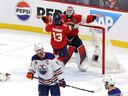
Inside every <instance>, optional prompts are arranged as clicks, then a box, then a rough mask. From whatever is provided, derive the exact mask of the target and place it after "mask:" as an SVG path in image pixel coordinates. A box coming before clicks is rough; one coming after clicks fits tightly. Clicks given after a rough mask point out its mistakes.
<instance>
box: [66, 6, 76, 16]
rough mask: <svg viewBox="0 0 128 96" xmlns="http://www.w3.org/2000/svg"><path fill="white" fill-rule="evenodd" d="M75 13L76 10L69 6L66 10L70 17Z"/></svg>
mask: <svg viewBox="0 0 128 96" xmlns="http://www.w3.org/2000/svg"><path fill="white" fill-rule="evenodd" d="M74 13H75V11H74V8H73V7H72V6H69V7H68V8H67V10H66V15H67V16H68V17H71V16H72V15H73V14H74Z"/></svg>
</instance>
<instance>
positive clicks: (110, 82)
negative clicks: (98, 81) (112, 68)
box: [103, 75, 116, 89]
mask: <svg viewBox="0 0 128 96" xmlns="http://www.w3.org/2000/svg"><path fill="white" fill-rule="evenodd" d="M103 82H104V86H105V88H106V89H108V86H111V85H115V83H116V81H115V78H114V77H113V76H111V75H106V76H104V79H103Z"/></svg>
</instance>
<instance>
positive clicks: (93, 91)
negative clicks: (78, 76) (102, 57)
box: [33, 77, 102, 93]
mask: <svg viewBox="0 0 128 96" xmlns="http://www.w3.org/2000/svg"><path fill="white" fill-rule="evenodd" d="M33 78H35V79H40V78H38V77H33ZM50 82H52V81H50ZM52 83H57V84H59V82H52ZM66 86H67V87H71V88H74V89H78V90H82V91H86V92H91V93H95V92H98V91H100V90H101V89H102V87H100V88H98V89H97V90H88V89H84V88H79V87H75V86H72V85H67V84H66Z"/></svg>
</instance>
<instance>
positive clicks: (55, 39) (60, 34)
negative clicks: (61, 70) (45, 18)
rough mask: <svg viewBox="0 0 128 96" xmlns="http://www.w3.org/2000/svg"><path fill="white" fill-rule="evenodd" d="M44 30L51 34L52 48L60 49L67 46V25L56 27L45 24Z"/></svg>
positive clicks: (68, 30)
mask: <svg viewBox="0 0 128 96" xmlns="http://www.w3.org/2000/svg"><path fill="white" fill-rule="evenodd" d="M45 30H46V31H48V32H51V45H52V48H55V49H60V48H63V47H64V46H65V45H67V33H69V32H70V29H69V26H68V25H67V24H62V25H60V26H56V25H55V24H53V23H52V24H47V25H46V27H45Z"/></svg>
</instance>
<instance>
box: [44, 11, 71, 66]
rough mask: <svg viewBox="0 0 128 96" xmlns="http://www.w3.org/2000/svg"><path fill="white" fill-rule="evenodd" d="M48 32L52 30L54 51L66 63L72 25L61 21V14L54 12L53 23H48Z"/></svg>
mask: <svg viewBox="0 0 128 96" xmlns="http://www.w3.org/2000/svg"><path fill="white" fill-rule="evenodd" d="M45 29H46V31H47V32H51V45H52V48H53V53H54V54H55V55H58V57H57V59H58V60H59V61H60V62H61V66H63V65H64V63H63V62H64V61H65V60H66V58H67V33H69V32H70V27H69V26H68V25H67V24H64V23H62V22H61V17H60V14H57V13H54V15H53V23H50V24H49V23H48V24H46V27H45Z"/></svg>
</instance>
